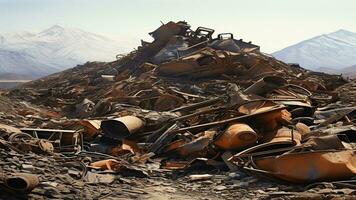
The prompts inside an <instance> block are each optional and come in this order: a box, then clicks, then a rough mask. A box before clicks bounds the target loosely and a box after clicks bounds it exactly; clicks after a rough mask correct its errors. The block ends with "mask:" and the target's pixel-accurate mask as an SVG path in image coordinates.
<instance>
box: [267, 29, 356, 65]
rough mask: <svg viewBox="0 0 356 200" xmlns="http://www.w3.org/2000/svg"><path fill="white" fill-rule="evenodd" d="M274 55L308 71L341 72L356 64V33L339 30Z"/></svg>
mask: <svg viewBox="0 0 356 200" xmlns="http://www.w3.org/2000/svg"><path fill="white" fill-rule="evenodd" d="M272 55H273V56H274V57H276V58H277V59H279V60H282V61H284V62H287V63H299V64H300V65H301V66H302V67H305V68H308V69H312V70H318V71H325V70H328V71H332V72H339V71H340V70H341V69H343V68H345V67H349V66H352V65H354V64H355V63H356V33H353V32H350V31H347V30H339V31H336V32H333V33H330V34H323V35H320V36H316V37H313V38H311V39H308V40H305V41H302V42H300V43H298V44H295V45H292V46H289V47H286V48H284V49H282V50H280V51H277V52H275V53H273V54H272Z"/></svg>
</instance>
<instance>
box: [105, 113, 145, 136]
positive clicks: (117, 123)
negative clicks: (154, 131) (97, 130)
mask: <svg viewBox="0 0 356 200" xmlns="http://www.w3.org/2000/svg"><path fill="white" fill-rule="evenodd" d="M143 126H144V122H143V121H142V120H141V119H140V118H138V117H135V116H125V117H119V118H115V119H110V120H104V121H102V122H101V126H100V127H101V129H102V130H103V132H104V135H105V136H106V137H109V138H113V139H117V140H122V139H124V138H126V137H128V136H129V135H130V134H132V133H135V132H137V131H138V130H140V129H141V128H142V127H143Z"/></svg>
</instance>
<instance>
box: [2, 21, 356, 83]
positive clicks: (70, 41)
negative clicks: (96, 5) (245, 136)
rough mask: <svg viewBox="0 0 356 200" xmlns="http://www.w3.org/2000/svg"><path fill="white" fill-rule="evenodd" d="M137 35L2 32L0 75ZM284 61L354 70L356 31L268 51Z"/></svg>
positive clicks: (121, 47) (64, 63)
mask: <svg viewBox="0 0 356 200" xmlns="http://www.w3.org/2000/svg"><path fill="white" fill-rule="evenodd" d="M137 41H139V40H134V39H131V40H130V39H128V38H127V37H125V38H122V39H120V38H118V37H112V36H110V37H109V36H104V35H100V34H95V33H90V32H87V31H84V30H81V29H78V28H67V27H62V26H59V25H54V26H52V27H50V28H47V29H45V30H43V31H39V32H27V31H23V32H16V33H8V34H0V78H3V77H10V78H11V79H23V80H29V79H35V78H38V77H42V76H45V75H48V74H51V73H55V72H58V71H62V70H65V69H67V68H71V67H74V66H76V65H78V64H82V63H85V62H87V61H112V60H114V59H115V56H116V55H117V54H119V53H126V52H130V51H131V50H132V49H133V47H136V46H137V44H136V42H137ZM272 55H273V56H274V57H276V58H277V59H279V60H282V61H284V62H287V63H298V64H300V65H301V66H302V67H304V68H307V69H311V70H315V71H323V72H328V73H338V74H339V73H343V74H356V33H353V32H350V31H347V30H343V29H341V30H338V31H336V32H333V33H329V34H323V35H319V36H316V37H313V38H310V39H307V40H304V41H302V42H299V43H297V44H295V45H292V46H289V47H286V48H284V49H282V50H280V51H277V52H275V53H272Z"/></svg>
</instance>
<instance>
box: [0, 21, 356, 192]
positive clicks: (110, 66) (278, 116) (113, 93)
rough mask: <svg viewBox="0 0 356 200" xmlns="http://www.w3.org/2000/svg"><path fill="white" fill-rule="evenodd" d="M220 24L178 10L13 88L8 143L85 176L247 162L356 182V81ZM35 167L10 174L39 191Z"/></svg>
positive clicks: (260, 169) (301, 176) (259, 168)
mask: <svg viewBox="0 0 356 200" xmlns="http://www.w3.org/2000/svg"><path fill="white" fill-rule="evenodd" d="M213 33H214V30H213V29H209V28H204V27H198V28H197V29H196V30H195V31H193V30H192V29H191V28H190V25H189V24H187V23H186V22H177V23H175V22H169V23H167V24H163V25H162V26H161V27H159V28H158V29H157V30H155V31H153V32H151V33H150V35H151V36H152V37H153V38H154V41H153V42H144V41H142V45H141V46H140V47H138V49H137V50H135V51H133V52H131V53H129V54H127V55H119V56H118V59H117V61H114V62H110V63H97V62H95V63H86V64H84V65H82V66H77V67H75V68H73V69H69V70H66V71H64V72H61V73H58V74H54V75H51V76H48V77H45V78H43V79H39V80H36V81H33V82H30V83H26V84H24V85H23V86H21V87H20V88H17V89H14V90H12V91H10V92H9V93H8V94H7V96H8V98H10V99H12V100H13V101H14V102H19V103H17V105H16V106H15V107H14V109H15V110H16V112H15V114H12V115H11V116H6V113H4V116H3V117H2V119H1V121H2V122H3V123H4V124H3V125H2V128H1V130H3V131H2V133H1V135H0V136H1V138H2V139H1V140H0V142H1V147H2V148H3V149H6V151H2V153H3V154H4V155H7V156H10V154H6V152H12V153H13V154H14V152H16V153H17V154H26V153H30V154H33V153H34V154H36V155H37V154H41V155H47V156H50V157H51V158H56V159H59V160H61V162H63V160H65V159H68V162H63V163H67V164H68V165H72V167H74V168H77V169H78V168H79V169H84V170H82V171H81V172H80V173H74V172H73V173H72V174H71V176H78V179H81V180H84V182H85V180H86V181H88V180H89V179H90V178H91V181H92V182H96V183H98V182H100V180H99V179H100V177H99V178H98V176H99V175H98V174H97V173H98V171H100V170H105V171H106V172H107V171H111V172H115V173H118V174H120V175H125V176H134V177H150V176H151V175H152V173H153V172H155V170H156V172H159V173H163V172H167V171H175V172H183V174H186V173H187V172H188V171H189V172H192V171H194V173H197V174H195V175H191V176H190V179H191V180H194V181H206V180H209V179H212V177H213V175H211V174H204V173H207V172H209V173H212V172H213V171H215V172H228V171H230V172H236V171H237V172H244V173H247V174H248V175H249V176H257V177H265V178H267V179H272V180H273V181H277V182H278V183H279V182H280V181H282V182H287V183H293V184H302V185H308V184H314V185H318V184H317V183H323V184H325V183H324V182H328V184H329V186H330V185H332V188H334V189H335V191H336V188H350V189H351V192H350V191H349V192H348V193H347V194H354V191H353V189H355V187H356V186H355V180H354V176H355V173H356V157H355V147H356V146H355V143H356V137H355V135H356V127H355V120H356V102H355V101H354V98H351V99H348V98H347V96H348V95H347V94H348V92H350V94H351V93H352V94H353V92H351V89H350V88H354V85H355V84H354V83H347V82H346V81H345V80H344V79H343V78H342V77H341V76H337V75H328V74H323V73H315V72H311V71H308V70H305V69H303V68H300V67H299V66H295V65H287V64H285V63H283V62H281V61H278V60H276V59H274V58H273V57H271V56H269V55H265V54H263V53H261V52H260V50H259V46H256V45H254V44H252V43H251V42H245V41H243V40H241V39H240V40H237V39H235V38H234V36H233V34H230V33H224V34H219V35H218V36H217V38H213ZM339 87H340V88H339ZM340 91H341V93H340ZM14 127H16V128H14ZM31 152H32V153H31ZM33 156H34V155H33ZM74 160H76V161H74ZM78 160H79V161H78ZM75 162H76V164H77V165H75ZM73 163H74V164H73ZM78 163H79V164H78ZM153 164H156V165H154V166H155V167H153V166H152V165H153ZM19 169H22V168H21V166H20V167H19ZM3 171H4V173H5V174H6V173H10V172H13V171H14V170H12V171H11V170H10V171H7V170H6V169H5V168H4V169H3ZM15 171H16V170H15ZM25 171H26V170H25ZM65 173H69V172H68V170H67V171H66V172H65ZM95 174H96V175H95ZM100 175H101V176H102V174H100ZM32 176H33V175H28V174H27V175H23V176H21V175H9V177H7V178H4V184H5V185H6V186H7V188H10V189H13V190H16V191H20V190H21V191H22V192H29V191H30V190H31V189H33V188H34V186H33V185H36V184H38V179H36V178H33V177H32ZM95 176H97V177H95ZM183 176H184V175H183ZM11 178H13V179H14V180H13V179H11ZM101 178H102V177H101ZM111 178H112V177H104V178H102V180H103V182H106V183H112V180H111ZM78 179H77V180H78ZM93 179H95V181H93ZM107 179H110V180H109V181H108V180H107ZM15 181H19V182H21V184H20V183H17V184H13V183H14V182H15ZM241 181H242V180H241ZM89 182H90V181H89ZM46 183H47V184H49V185H50V183H49V181H48V180H47V181H46ZM20 185H21V187H22V188H18V187H20ZM52 185H53V184H52ZM25 186H26V187H25ZM344 192H345V191H344ZM47 197H48V196H47ZM50 197H51V196H50ZM54 197H58V196H54ZM86 198H89V197H87V196H86Z"/></svg>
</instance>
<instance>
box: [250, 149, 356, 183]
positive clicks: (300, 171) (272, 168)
mask: <svg viewBox="0 0 356 200" xmlns="http://www.w3.org/2000/svg"><path fill="white" fill-rule="evenodd" d="M254 162H255V164H256V166H257V168H258V169H260V170H264V171H267V172H270V175H271V176H273V177H276V178H279V179H283V180H286V181H290V182H294V183H307V182H315V181H333V180H342V179H347V178H350V177H352V176H355V175H356V156H355V154H354V151H353V150H343V151H317V152H303V153H291V154H283V155H279V156H270V157H264V158H259V159H255V161H254Z"/></svg>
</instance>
